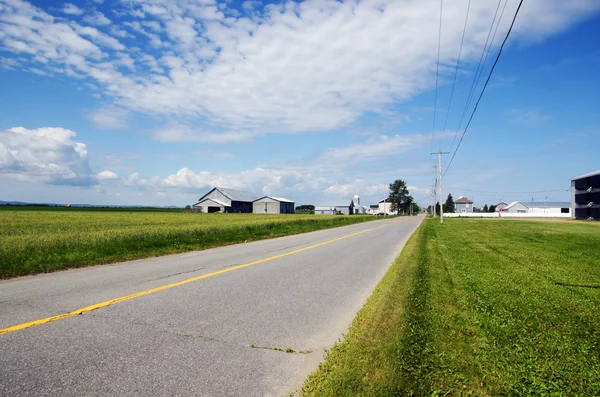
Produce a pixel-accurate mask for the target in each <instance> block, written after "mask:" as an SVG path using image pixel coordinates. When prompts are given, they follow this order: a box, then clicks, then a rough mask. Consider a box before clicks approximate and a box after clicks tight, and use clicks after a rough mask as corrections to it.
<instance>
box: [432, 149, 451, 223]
mask: <svg viewBox="0 0 600 397" xmlns="http://www.w3.org/2000/svg"><path fill="white" fill-rule="evenodd" d="M431 154H437V155H438V160H439V164H440V167H439V171H440V223H444V207H442V197H443V191H442V177H443V175H444V174H443V173H442V155H443V154H450V152H442V151H439V152H434V153H431Z"/></svg>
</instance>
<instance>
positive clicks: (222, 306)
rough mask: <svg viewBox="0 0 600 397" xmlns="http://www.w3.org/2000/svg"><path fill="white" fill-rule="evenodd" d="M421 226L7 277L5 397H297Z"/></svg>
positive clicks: (381, 226)
mask: <svg viewBox="0 0 600 397" xmlns="http://www.w3.org/2000/svg"><path fill="white" fill-rule="evenodd" d="M421 220H422V218H421V217H410V218H408V217H406V218H397V219H386V220H380V221H375V222H367V223H363V224H358V225H352V226H346V227H341V228H336V229H330V230H323V231H318V232H313V233H306V234H301V235H296V236H288V237H283V238H277V239H272V240H263V241H258V242H253V243H247V244H238V245H232V246H228V247H222V248H215V249H210V250H206V251H198V252H191V253H185V254H179V255H171V256H165V257H160V258H150V259H144V260H138V261H131V262H126V263H120V264H114V265H104V266H95V267H90V268H85V269H75V270H69V271H64V272H59V273H52V274H45V275H39V276H32V277H23V278H19V279H13V280H5V281H1V282H0V395H2V396H10V395H15V396H16V395H19V396H23V395H27V396H40V395H57V396H58V395H60V396H81V395H87V396H94V395H111V396H134V395H161V396H164V395H173V396H285V395H288V393H289V392H291V391H294V390H297V389H298V388H299V387H300V386H301V384H302V382H303V380H304V379H305V377H306V375H307V374H309V373H310V372H312V371H313V370H314V369H316V367H317V365H318V363H319V362H320V361H321V360H322V359H323V354H324V349H325V348H329V347H331V346H332V345H333V343H335V342H336V341H337V340H338V339H339V338H340V337H341V336H342V333H344V332H345V331H346V329H347V327H348V326H349V325H350V322H351V321H352V319H353V318H354V316H355V314H356V312H357V311H358V310H359V309H360V308H361V306H362V305H363V304H364V302H365V300H366V299H367V298H368V296H369V295H370V294H371V292H372V290H373V288H374V287H375V285H376V284H377V282H378V281H379V280H380V279H381V278H382V277H383V275H384V274H385V271H386V270H387V268H388V267H389V265H390V264H391V263H392V261H393V259H394V258H395V257H396V256H397V254H398V253H399V252H400V250H401V248H402V246H403V245H404V242H405V241H406V240H407V239H408V237H409V236H410V235H411V234H412V232H413V231H414V230H415V229H416V227H417V226H418V225H419V224H420V222H421ZM94 305H97V306H94ZM251 345H254V346H261V347H267V348H277V349H287V348H291V349H293V350H294V351H295V352H293V353H286V352H284V351H280V350H274V349H261V348H256V347H251ZM300 351H304V352H300ZM307 352H310V353H307Z"/></svg>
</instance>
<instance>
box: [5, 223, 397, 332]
mask: <svg viewBox="0 0 600 397" xmlns="http://www.w3.org/2000/svg"><path fill="white" fill-rule="evenodd" d="M388 225H389V223H386V224H385V225H380V226H376V227H372V228H370V229H365V230H362V231H360V232H356V233H352V234H348V235H346V236H342V237H338V238H335V239H333V240H329V241H325V242H323V243H319V244H315V245H311V246H310V247H304V248H300V249H297V250H294V251H290V252H286V253H284V254H280V255H275V256H271V257H269V258H265V259H259V260H257V261H254V262H250V263H244V264H243V265H238V266H233V267H229V268H227V269H223V270H219V271H216V272H212V273H207V274H203V275H202V276H197V277H192V278H188V279H185V280H182V281H178V282H175V283H171V284H166V285H163V286H160V287H156V288H152V289H148V290H145V291H140V292H136V293H134V294H131V295H125V296H121V297H119V298H115V299H111V300H108V301H104V302H100V303H96V304H95V305H91V306H86V307H82V308H81V309H77V310H73V311H72V312H69V313H63V314H58V315H56V316H51V317H46V318H42V319H40V320H35V321H30V322H27V323H23V324H19V325H14V326H12V327H8V328H4V329H0V335H1V334H7V333H9V332H15V331H19V330H22V329H25V328H29V327H34V326H36V325H41V324H46V323H49V322H51V321H56V320H60V319H63V318H67V317H73V316H77V315H79V314H83V313H87V312H91V311H92V310H96V309H100V308H102V307H107V306H110V305H114V304H115V303H118V302H123V301H126V300H129V299H133V298H137V297H140V296H144V295H149V294H153V293H155V292H159V291H163V290H166V289H169V288H173V287H179V286H180V285H184V284H187V283H192V282H194V281H198V280H202V279H205V278H209V277H213V276H217V275H219V274H223V273H228V272H232V271H234V270H238V269H243V268H245V267H248V266H253V265H258V264H259V263H265V262H268V261H272V260H275V259H279V258H283V257H285V256H289V255H294V254H297V253H299V252H303V251H308V250H310V249H313V248H317V247H322V246H324V245H327V244H331V243H335V242H336V241H340V240H344V239H346V238H349V237H354V236H357V235H359V234H363V233H366V232H370V231H372V230H375V229H379V228H382V227H385V226H388Z"/></svg>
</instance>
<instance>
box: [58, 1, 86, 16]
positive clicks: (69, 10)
mask: <svg viewBox="0 0 600 397" xmlns="http://www.w3.org/2000/svg"><path fill="white" fill-rule="evenodd" d="M62 11H63V12H64V13H65V14H67V15H81V14H83V10H82V9H80V8H79V7H77V6H76V5H75V4H71V3H67V4H65V6H64V8H63V10H62Z"/></svg>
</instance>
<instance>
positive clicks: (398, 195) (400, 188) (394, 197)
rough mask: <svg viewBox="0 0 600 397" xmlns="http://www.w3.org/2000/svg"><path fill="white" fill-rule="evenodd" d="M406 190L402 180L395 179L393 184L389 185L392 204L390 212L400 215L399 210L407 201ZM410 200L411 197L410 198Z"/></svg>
mask: <svg viewBox="0 0 600 397" xmlns="http://www.w3.org/2000/svg"><path fill="white" fill-rule="evenodd" d="M408 197H409V195H408V188H407V187H406V182H404V181H403V180H402V179H396V180H395V181H394V183H390V196H389V199H390V202H391V203H392V206H391V210H392V211H395V212H396V214H398V215H400V208H404V207H405V205H406V203H407V201H408V200H407V199H408ZM411 199H412V197H411Z"/></svg>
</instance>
